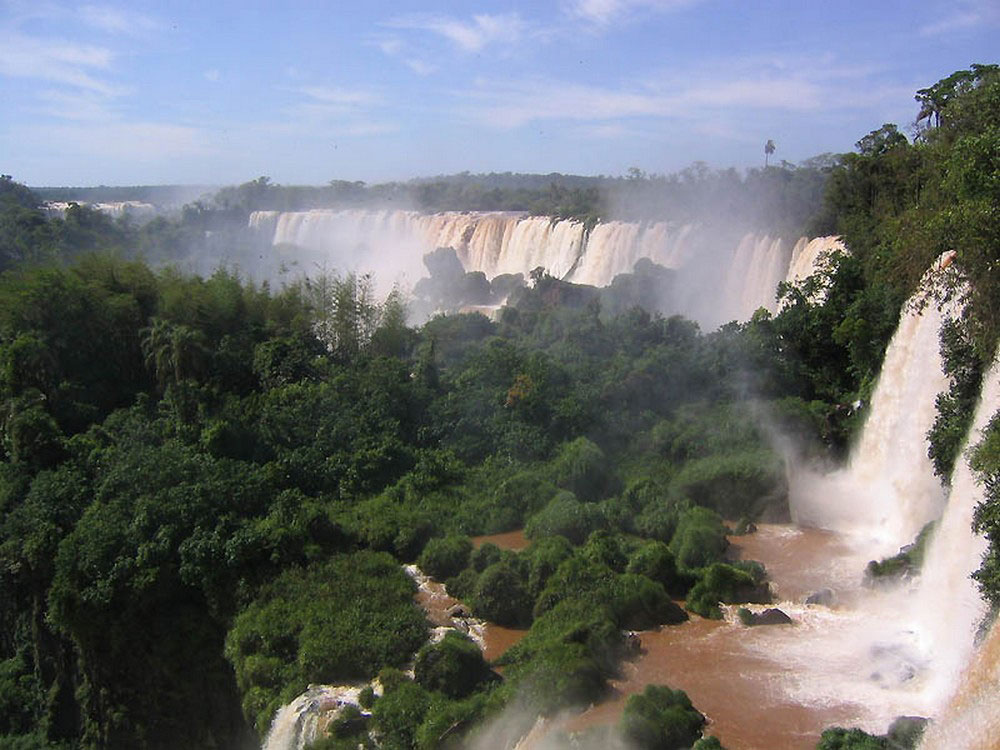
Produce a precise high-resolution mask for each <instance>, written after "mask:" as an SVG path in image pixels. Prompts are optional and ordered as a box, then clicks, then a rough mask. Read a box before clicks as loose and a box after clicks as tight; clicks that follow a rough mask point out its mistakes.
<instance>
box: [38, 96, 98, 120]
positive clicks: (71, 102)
mask: <svg viewBox="0 0 1000 750" xmlns="http://www.w3.org/2000/svg"><path fill="white" fill-rule="evenodd" d="M35 96H36V98H37V99H38V100H39V101H41V102H42V108H41V111H42V113H43V114H46V115H49V116H50V117H58V118H59V119H61V120H107V119H109V118H112V117H113V116H114V115H113V113H112V112H111V111H110V110H109V109H108V104H107V102H108V99H107V97H105V96H102V95H100V94H95V93H94V92H92V91H66V90H61V89H44V90H42V91H39V92H37V94H36V95H35Z"/></svg>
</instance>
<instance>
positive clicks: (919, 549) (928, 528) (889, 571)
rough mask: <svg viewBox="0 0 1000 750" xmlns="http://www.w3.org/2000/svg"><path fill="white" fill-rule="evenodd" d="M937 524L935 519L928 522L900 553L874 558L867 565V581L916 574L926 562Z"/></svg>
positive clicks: (872, 581)
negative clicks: (926, 553)
mask: <svg viewBox="0 0 1000 750" xmlns="http://www.w3.org/2000/svg"><path fill="white" fill-rule="evenodd" d="M936 526H937V524H936V523H935V522H934V521H931V522H930V523H928V524H926V525H925V526H924V527H923V528H922V529H921V530H920V533H919V534H917V538H916V539H915V540H914V542H913V544H911V545H908V546H907V547H904V548H903V549H901V550H900V551H899V553H898V554H896V555H893V556H892V557H887V558H885V559H883V560H877V561H876V560H872V561H871V562H869V563H868V565H866V566H865V579H866V582H867V583H877V582H879V581H885V580H890V579H898V578H906V577H909V576H913V575H916V574H918V573H919V572H920V568H921V567H922V566H923V564H924V552H925V551H926V549H927V544H928V543H929V542H930V539H931V537H932V536H933V535H934V529H935V528H936Z"/></svg>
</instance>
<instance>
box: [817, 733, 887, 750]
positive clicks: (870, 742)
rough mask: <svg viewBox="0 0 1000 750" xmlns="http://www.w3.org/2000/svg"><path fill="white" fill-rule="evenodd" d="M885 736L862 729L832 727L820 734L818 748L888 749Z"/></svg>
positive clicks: (820, 749) (835, 749) (846, 749)
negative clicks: (878, 735)
mask: <svg viewBox="0 0 1000 750" xmlns="http://www.w3.org/2000/svg"><path fill="white" fill-rule="evenodd" d="M887 748H888V745H887V744H886V740H885V738H884V737H876V736H875V735H871V734H868V733H867V732H864V731H862V730H860V729H844V728H842V727H832V728H830V729H827V730H825V731H824V732H823V734H822V735H821V736H820V739H819V744H818V745H816V750H887Z"/></svg>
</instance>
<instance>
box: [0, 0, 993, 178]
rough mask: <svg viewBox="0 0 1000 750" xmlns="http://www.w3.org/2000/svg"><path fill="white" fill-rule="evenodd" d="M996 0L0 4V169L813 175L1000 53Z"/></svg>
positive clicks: (300, 174)
mask: <svg viewBox="0 0 1000 750" xmlns="http://www.w3.org/2000/svg"><path fill="white" fill-rule="evenodd" d="M998 52H1000V1H998V0H906V1H905V2H903V1H897V0H865V1H863V2H854V1H853V0H852V1H850V2H834V1H833V0H827V1H826V2H818V1H816V0H796V1H781V2H779V1H777V0H774V1H771V0H756V1H751V0H741V1H738V0H733V1H723V0H553V1H552V2H520V1H514V2H502V1H500V0H482V1H481V2H479V1H477V0H464V1H462V2H459V1H457V0H456V1H455V2H429V1H425V2H407V1H404V0H397V1H395V2H389V1H388V0H367V1H366V2H357V1H355V0H341V1H340V2H294V1H293V2H287V3H281V4H279V3H263V2H253V1H252V0H242V1H241V2H228V1H227V2H211V1H210V2H157V3H147V2H141V1H135V2H128V3H111V4H105V3H98V4H87V3H82V4H67V3H60V2H47V0H30V1H27V2H25V1H23V0H0V172H3V173H6V174H12V175H13V176H14V177H15V179H18V180H20V181H23V182H26V183H28V184H31V185H95V184H108V185H118V184H157V183H201V184H229V183H235V182H242V181H245V180H248V179H252V178H254V177H257V176H259V175H269V176H270V177H271V178H272V179H274V180H275V181H277V182H280V183H283V184H321V183H324V182H326V181H328V180H331V179H351V180H364V181H367V182H379V181H384V180H389V179H405V178H409V177H414V176H420V175H432V174H442V173H451V172H458V171H462V170H469V171H473V172H480V171H508V170H509V171H530V172H550V171H561V172H571V173H578V174H623V173H624V172H625V171H626V170H627V169H628V168H629V167H631V166H638V167H640V168H641V169H643V170H646V171H648V172H661V173H662V172H671V171H675V170H677V169H681V168H683V167H685V166H687V165H689V164H691V163H692V162H693V161H696V160H703V161H706V162H708V163H709V164H710V165H711V166H714V167H728V166H736V167H747V166H755V165H758V164H760V163H761V162H762V160H763V144H764V141H765V140H766V139H768V138H770V139H773V140H774V141H775V143H776V144H777V152H776V154H775V157H776V158H778V159H787V160H788V161H791V162H798V161H800V160H802V159H805V158H808V157H810V156H814V155H816V154H819V153H823V152H827V151H835V152H837V151H846V150H850V149H851V148H852V147H853V144H854V142H855V141H856V140H858V138H860V137H861V136H862V135H864V134H865V133H867V132H868V131H869V130H872V129H874V128H876V127H878V126H879V125H881V124H882V123H883V122H897V123H899V124H900V125H901V126H906V125H908V124H909V123H910V122H912V120H913V117H914V115H915V112H916V105H915V103H914V101H913V94H914V91H915V90H916V89H918V88H921V87H923V86H926V85H929V84H931V83H934V82H935V81H937V80H939V79H940V78H942V77H944V76H946V75H947V74H949V73H951V72H952V71H954V70H956V69H959V68H964V67H968V65H969V64H970V63H973V62H982V63H989V62H997V61H998V60H997V58H998V54H997V53H998Z"/></svg>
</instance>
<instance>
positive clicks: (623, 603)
mask: <svg viewBox="0 0 1000 750" xmlns="http://www.w3.org/2000/svg"><path fill="white" fill-rule="evenodd" d="M610 594H611V596H610V599H609V600H608V606H610V608H611V611H612V613H613V614H614V617H615V621H616V622H617V623H618V626H619V627H622V628H625V629H626V630H648V629H649V628H654V627H656V626H657V625H677V624H679V623H682V622H684V621H685V620H687V619H688V616H687V614H686V613H685V612H684V610H683V609H681V608H680V607H678V606H677V605H676V604H674V603H673V602H672V601H670V597H668V596H667V592H666V591H664V589H663V586H662V585H661V584H659V583H656V582H654V581H651V580H650V579H648V578H646V576H643V575H635V574H632V573H626V574H625V575H620V576H616V577H615V579H614V581H613V582H612V584H611V588H610Z"/></svg>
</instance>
